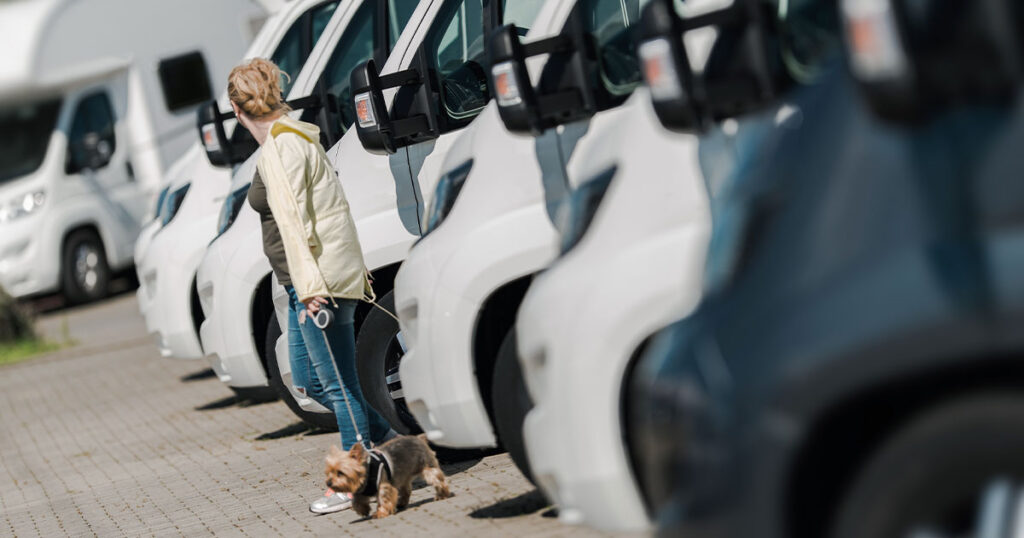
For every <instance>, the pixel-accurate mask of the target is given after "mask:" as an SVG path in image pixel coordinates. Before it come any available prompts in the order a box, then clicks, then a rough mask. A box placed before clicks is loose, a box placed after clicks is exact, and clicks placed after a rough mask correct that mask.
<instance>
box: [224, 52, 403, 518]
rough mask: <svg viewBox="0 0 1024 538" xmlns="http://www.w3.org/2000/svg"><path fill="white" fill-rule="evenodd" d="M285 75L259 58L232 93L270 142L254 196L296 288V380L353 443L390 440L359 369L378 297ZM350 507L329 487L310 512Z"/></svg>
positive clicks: (286, 281) (233, 80)
mask: <svg viewBox="0 0 1024 538" xmlns="http://www.w3.org/2000/svg"><path fill="white" fill-rule="evenodd" d="M281 76H282V73H281V70H280V69H278V67H277V66H276V65H274V64H273V63H272V62H270V61H268V60H264V59H260V58H256V59H253V60H250V61H248V62H246V63H244V64H242V65H239V66H238V67H235V68H234V69H233V70H232V71H231V74H230V75H229V77H228V96H229V97H230V99H231V108H233V109H234V111H235V114H236V115H237V116H238V121H239V122H240V123H241V124H242V125H243V126H245V128H246V129H248V130H249V132H250V133H252V135H253V137H254V138H256V141H257V142H259V144H260V147H261V149H262V152H261V154H260V157H259V161H257V173H256V177H255V178H254V179H253V182H252V186H251V187H250V188H249V195H248V198H249V204H250V205H252V207H253V209H255V210H256V212H257V213H259V215H260V221H261V223H262V227H263V250H264V252H265V253H266V255H267V258H269V259H270V265H271V267H272V268H273V270H274V274H275V275H277V279H278V281H280V282H281V284H283V285H284V286H285V289H286V290H287V291H288V296H289V311H288V350H289V356H290V360H291V368H292V380H293V383H294V384H295V386H296V389H297V390H298V391H299V392H300V393H305V394H307V395H308V396H309V397H310V398H313V399H314V400H316V401H317V402H320V403H321V404H323V405H324V406H325V407H327V408H328V409H333V410H334V415H335V417H336V418H337V420H338V431H339V432H340V433H341V446H342V448H343V449H344V450H348V449H349V448H350V447H351V446H352V445H353V444H355V443H356V441H357V438H358V436H360V435H361V436H362V441H363V443H364V444H366V443H368V442H373V443H375V444H376V443H380V442H383V441H384V440H386V439H389V438H391V437H393V436H394V435H395V433H394V431H393V430H391V428H390V426H389V425H388V423H387V421H385V420H384V418H382V417H381V416H380V415H379V414H378V413H377V412H376V411H374V409H373V408H372V407H370V406H369V405H368V404H367V403H366V400H365V399H364V398H363V393H362V391H361V390H360V388H359V378H358V377H357V375H356V366H355V333H354V330H353V313H354V312H355V308H356V304H357V303H358V301H359V300H361V299H364V298H371V299H372V297H373V289H372V288H371V287H370V282H369V280H368V278H367V274H366V268H365V265H364V263H363V251H362V248H361V247H360V245H359V238H358V237H357V236H356V229H355V224H354V222H353V221H352V215H351V214H350V213H349V207H348V201H347V200H346V199H345V193H344V192H342V189H341V183H340V182H339V181H338V177H337V174H336V173H335V171H334V168H333V167H332V166H331V163H330V162H329V161H328V160H327V155H326V154H325V153H324V150H323V148H322V147H321V146H320V142H319V141H320V129H319V128H318V127H317V126H315V125H312V124H309V123H305V122H301V121H297V120H293V119H291V118H289V117H288V116H287V115H286V114H285V113H286V112H288V111H289V110H290V108H289V107H288V105H287V104H286V103H285V102H284V99H283V98H282V95H281ZM321 309H329V310H331V311H333V313H334V322H333V323H332V324H331V325H330V326H329V327H328V328H327V329H326V330H325V331H324V332H321V330H320V329H318V328H317V327H316V326H315V325H314V324H313V323H312V320H311V319H307V318H309V317H311V315H313V314H316V313H317V312H318V311H320V310H321ZM328 345H330V349H328V347H327V346H328ZM332 353H333V356H334V360H332V359H331V355H332ZM346 399H347V401H346ZM353 422H354V423H353ZM367 448H369V445H367ZM350 506H351V500H350V499H349V498H348V496H346V495H343V494H339V493H335V492H334V491H331V490H327V492H326V493H325V494H324V496H323V497H321V498H319V499H317V500H315V501H314V502H313V503H311V504H310V506H309V509H310V511H312V512H314V513H319V514H324V513H330V512H337V511H339V510H344V509H345V508H348V507H350Z"/></svg>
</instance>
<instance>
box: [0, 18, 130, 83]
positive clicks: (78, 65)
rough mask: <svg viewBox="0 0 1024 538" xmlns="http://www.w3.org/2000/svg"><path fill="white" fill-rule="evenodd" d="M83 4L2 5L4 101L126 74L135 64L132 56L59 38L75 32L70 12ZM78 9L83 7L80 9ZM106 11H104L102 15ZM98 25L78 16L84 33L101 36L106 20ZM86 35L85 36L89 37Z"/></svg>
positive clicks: (98, 20)
mask: <svg viewBox="0 0 1024 538" xmlns="http://www.w3.org/2000/svg"><path fill="white" fill-rule="evenodd" d="M79 1H80V0H14V1H9V2H0V50H3V51H5V52H4V61H2V62H0V99H12V98H18V97H20V96H28V95H32V94H36V93H39V92H45V91H47V90H48V89H52V88H59V87H61V86H63V85H66V84H68V83H69V82H73V81H77V80H82V79H88V78H91V77H95V76H100V75H103V74H106V73H110V72H112V71H115V70H117V69H123V68H124V67H126V66H127V65H128V64H129V62H130V55H129V54H128V53H126V52H125V53H121V54H115V53H107V54H102V53H99V54H97V53H96V52H93V53H90V52H89V50H88V49H89V48H90V47H89V46H88V45H89V43H88V42H79V43H78V44H79V46H78V47H73V46H66V45H67V43H64V42H59V40H55V39H53V36H54V35H56V34H58V33H59V32H62V31H63V32H66V31H68V30H69V28H68V26H67V24H68V23H69V22H70V21H67V20H66V19H67V18H68V17H65V16H62V15H64V14H65V13H67V12H68V11H75V12H77V13H78V14H81V13H82V11H83V10H81V9H74V10H72V9H69V8H70V7H71V6H72V5H73V4H76V3H78V2H79ZM76 7H77V6H76ZM97 11H100V10H97ZM107 14H109V12H107V13H106V14H104V13H97V17H96V18H95V20H92V21H90V20H81V19H80V18H78V17H75V18H76V19H78V20H76V21H74V22H75V23H76V24H77V26H78V28H81V29H92V31H94V32H95V31H96V30H97V28H98V26H99V25H100V24H101V22H102V19H101V17H103V16H106V15H107ZM83 33H84V32H83Z"/></svg>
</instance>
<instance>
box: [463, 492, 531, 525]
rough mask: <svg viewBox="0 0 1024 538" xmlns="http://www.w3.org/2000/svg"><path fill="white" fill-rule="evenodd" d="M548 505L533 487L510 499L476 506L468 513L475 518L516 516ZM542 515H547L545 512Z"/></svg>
mask: <svg viewBox="0 0 1024 538" xmlns="http://www.w3.org/2000/svg"><path fill="white" fill-rule="evenodd" d="M549 506H551V503H550V502H548V500H547V499H545V498H544V495H543V494H542V493H541V492H540V491H538V490H537V489H533V490H531V491H528V492H526V493H523V494H521V495H518V496H516V497H512V498H511V499H504V500H501V501H498V502H496V503H494V504H492V505H490V506H485V507H483V508H477V509H476V510H473V511H472V512H470V513H469V517H472V518H475V519H500V518H507V517H518V516H524V515H527V514H532V513H534V512H536V511H538V510H542V509H544V508H548V507H549ZM549 512H550V510H549ZM544 515H545V516H547V514H544Z"/></svg>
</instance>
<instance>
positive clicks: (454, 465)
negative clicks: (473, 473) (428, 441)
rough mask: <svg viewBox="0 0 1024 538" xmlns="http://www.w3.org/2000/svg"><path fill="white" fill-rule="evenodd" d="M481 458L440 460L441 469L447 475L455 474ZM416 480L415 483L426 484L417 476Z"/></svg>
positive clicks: (473, 465)
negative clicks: (452, 460) (451, 460)
mask: <svg viewBox="0 0 1024 538" xmlns="http://www.w3.org/2000/svg"><path fill="white" fill-rule="evenodd" d="M482 459H483V458H482V457H476V458H472V459H464V460H462V461H455V462H441V470H442V471H444V474H446V475H448V476H452V475H456V474H459V473H461V472H464V471H468V470H470V469H472V468H473V467H476V464H478V463H480V460H482ZM416 480H417V484H419V483H422V484H423V486H426V485H427V483H426V482H423V479H422V478H417V479H416Z"/></svg>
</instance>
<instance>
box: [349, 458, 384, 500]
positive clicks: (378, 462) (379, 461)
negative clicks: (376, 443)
mask: <svg viewBox="0 0 1024 538" xmlns="http://www.w3.org/2000/svg"><path fill="white" fill-rule="evenodd" d="M367 454H368V455H369V459H368V461H367V462H366V482H363V487H361V488H359V491H357V492H356V494H358V495H364V496H366V497H372V496H374V495H376V494H377V490H378V489H379V488H380V481H381V479H383V478H384V477H385V476H387V478H388V481H390V480H391V460H390V459H389V458H388V455H387V454H385V453H383V452H381V451H380V450H377V449H376V448H374V449H371V450H369V451H368V452H367Z"/></svg>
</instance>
